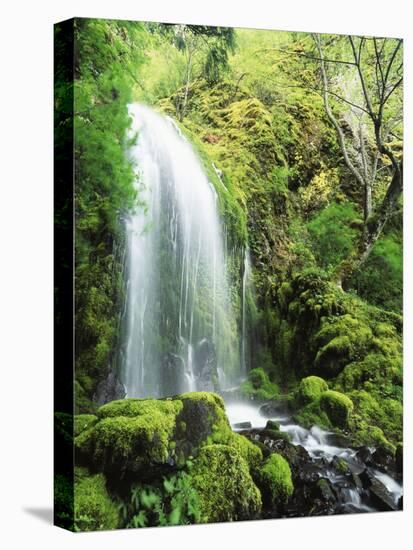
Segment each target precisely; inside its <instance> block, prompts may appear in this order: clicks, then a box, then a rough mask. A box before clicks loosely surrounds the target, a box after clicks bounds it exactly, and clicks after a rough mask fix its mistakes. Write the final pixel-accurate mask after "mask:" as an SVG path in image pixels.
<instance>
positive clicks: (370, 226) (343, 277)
mask: <svg viewBox="0 0 413 550" xmlns="http://www.w3.org/2000/svg"><path fill="white" fill-rule="evenodd" d="M402 192H403V162H402V161H401V162H400V164H399V165H398V166H397V170H395V172H394V174H393V177H392V180H391V183H390V185H389V188H388V189H387V193H386V195H385V197H384V199H383V201H382V203H381V204H380V206H379V207H378V209H377V210H376V211H373V212H372V214H371V215H370V216H369V218H368V219H367V221H366V223H365V226H364V231H363V236H362V239H361V241H360V243H359V246H358V248H357V250H356V252H355V253H354V254H353V256H352V257H350V258H348V259H346V260H345V261H344V262H342V263H341V265H340V266H339V268H338V270H337V272H336V274H335V280H336V282H337V284H338V285H339V286H343V284H344V285H345V283H346V282H347V281H348V280H349V279H350V278H351V276H352V275H353V274H354V273H355V272H356V271H357V270H358V269H360V268H361V267H362V266H363V264H364V263H365V262H366V260H367V259H368V257H369V256H370V253H371V251H372V249H373V246H374V245H375V243H376V242H377V240H378V238H379V237H380V235H381V234H382V231H383V228H384V226H385V225H386V223H387V222H388V220H389V219H390V218H391V216H392V215H393V214H394V213H395V211H396V209H397V201H398V200H399V197H400V196H401V194H402Z"/></svg>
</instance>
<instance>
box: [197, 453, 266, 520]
mask: <svg viewBox="0 0 413 550" xmlns="http://www.w3.org/2000/svg"><path fill="white" fill-rule="evenodd" d="M191 485H192V487H193V488H194V489H195V490H196V491H197V493H198V502H199V509H200V513H201V522H215V521H234V520H242V519H253V518H255V517H258V514H259V513H260V510H261V495H260V492H259V490H258V488H257V487H256V486H255V485H254V482H253V481H252V478H251V476H250V473H249V471H248V466H247V463H246V462H245V460H244V459H243V458H242V457H241V455H240V454H239V453H238V451H237V450H236V449H234V448H232V447H229V446H228V445H207V446H205V447H203V448H202V449H201V451H200V453H199V456H198V458H197V459H196V460H195V461H194V463H193V467H192V469H191Z"/></svg>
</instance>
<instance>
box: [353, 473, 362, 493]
mask: <svg viewBox="0 0 413 550" xmlns="http://www.w3.org/2000/svg"><path fill="white" fill-rule="evenodd" d="M351 479H352V481H353V483H354V485H355V487H356V489H357V490H358V491H361V490H362V489H363V483H362V482H361V479H360V476H359V475H357V474H355V473H354V472H352V473H351Z"/></svg>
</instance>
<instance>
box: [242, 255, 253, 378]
mask: <svg viewBox="0 0 413 550" xmlns="http://www.w3.org/2000/svg"><path fill="white" fill-rule="evenodd" d="M243 269H244V271H243V274H242V297H241V300H242V315H241V373H242V375H243V376H245V375H246V374H247V371H248V364H247V363H248V361H247V347H248V345H247V338H248V329H247V316H248V312H247V291H248V287H249V283H250V277H251V260H250V250H249V247H248V246H247V247H246V248H245V253H244V266H243Z"/></svg>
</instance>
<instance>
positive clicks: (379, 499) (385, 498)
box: [359, 468, 398, 512]
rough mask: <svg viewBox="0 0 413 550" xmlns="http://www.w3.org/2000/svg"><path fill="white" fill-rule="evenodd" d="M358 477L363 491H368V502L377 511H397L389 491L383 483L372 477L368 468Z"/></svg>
mask: <svg viewBox="0 0 413 550" xmlns="http://www.w3.org/2000/svg"><path fill="white" fill-rule="evenodd" d="M359 477H360V480H361V482H362V484H363V487H364V489H366V490H368V492H369V495H370V500H371V502H372V504H373V506H374V507H375V508H377V510H379V511H381V512H385V511H395V510H397V509H398V506H397V504H396V503H395V502H394V499H393V497H392V494H391V493H390V491H388V489H387V487H386V486H385V485H384V483H382V482H381V481H379V480H378V479H377V478H376V477H374V475H373V473H372V472H371V471H370V470H369V469H368V468H367V469H366V470H365V471H364V472H362V473H361V474H360V476H359Z"/></svg>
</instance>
